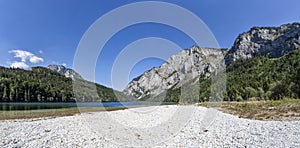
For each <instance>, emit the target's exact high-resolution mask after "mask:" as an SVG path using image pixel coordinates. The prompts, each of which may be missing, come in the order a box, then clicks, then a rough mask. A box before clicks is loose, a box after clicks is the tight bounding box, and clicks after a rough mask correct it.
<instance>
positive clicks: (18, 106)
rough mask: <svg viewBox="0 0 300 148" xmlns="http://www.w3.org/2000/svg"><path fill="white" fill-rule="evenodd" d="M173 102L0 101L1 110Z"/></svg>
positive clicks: (127, 105) (148, 104)
mask: <svg viewBox="0 0 300 148" xmlns="http://www.w3.org/2000/svg"><path fill="white" fill-rule="evenodd" d="M171 104H176V103H172V102H78V103H76V102H71V103H28V102H27V103H23V102H22V103H21V102H19V103H15V102H14V103H3V102H2V103H0V111H1V110H2V111H17V110H41V109H60V108H69V107H115V108H117V107H120V108H124V107H138V106H157V105H171Z"/></svg>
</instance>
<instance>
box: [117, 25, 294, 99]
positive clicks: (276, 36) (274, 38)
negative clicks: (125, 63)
mask: <svg viewBox="0 0 300 148" xmlns="http://www.w3.org/2000/svg"><path fill="white" fill-rule="evenodd" d="M299 36H300V23H289V24H284V25H281V26H279V27H252V28H251V29H250V30H249V31H247V32H244V33H241V34H240V35H238V37H237V38H236V40H235V42H234V44H233V46H232V47H231V48H230V49H229V50H228V51H225V50H224V49H216V50H219V51H218V52H219V53H222V56H223V57H224V59H223V60H224V61H225V64H226V65H227V66H228V65H229V64H231V63H232V62H235V61H238V60H243V59H250V58H253V57H258V56H267V57H269V58H278V57H282V56H284V55H286V54H287V53H289V52H291V51H293V50H296V49H298V48H299V47H300V37H299ZM194 49H207V51H205V50H199V51H200V52H209V51H210V48H200V47H197V46H193V47H191V48H190V49H188V50H183V51H181V52H179V53H178V54H176V55H173V56H172V57H174V56H175V57H176V56H177V55H180V54H181V53H182V52H185V51H192V50H194ZM195 55H197V54H195ZM219 55H220V54H219ZM190 57H192V58H193V55H192V56H191V55H189V54H185V55H184V56H181V57H180V56H179V57H178V59H179V61H189V58H190ZM182 59H183V60H182ZM194 59H195V58H194ZM195 60H197V61H198V62H200V63H201V62H202V63H205V61H203V58H199V57H197V58H196V59H195ZM167 63H168V61H167V62H166V63H164V64H162V66H163V65H168V64H167ZM173 63H176V61H175V62H174V61H173ZM179 63H180V62H179ZM193 64H194V63H190V68H191V69H197V68H196V67H195V65H193ZM208 64H210V63H209V62H208V63H206V65H208ZM178 65H179V66H181V67H180V68H177V70H179V71H176V72H175V71H173V72H174V73H172V75H180V76H181V75H182V73H181V72H180V70H183V71H186V69H185V68H184V66H182V65H184V64H183V63H180V64H178ZM178 65H176V64H174V65H168V66H170V67H163V68H165V69H167V70H168V69H172V67H178ZM162 66H160V67H159V68H153V69H150V70H148V71H147V72H145V73H144V74H142V75H140V76H138V77H137V78H135V79H133V80H132V81H131V82H130V83H129V84H128V85H127V87H126V88H125V89H124V90H123V92H124V93H125V94H126V95H129V96H133V97H135V98H138V99H140V98H142V97H145V96H148V95H158V94H159V93H161V92H163V91H166V90H168V89H170V88H173V87H175V88H176V87H177V88H178V87H180V86H179V85H177V84H174V83H173V81H174V80H172V79H170V81H164V80H163V78H160V79H159V77H157V74H156V73H157V71H164V69H162ZM175 69H176V68H175ZM188 70H189V69H187V71H188ZM197 70H200V69H197ZM213 71H214V70H209V71H208V73H207V72H205V68H202V69H201V70H200V72H199V73H197V74H198V76H201V73H203V72H204V74H205V73H206V74H208V75H210V73H211V72H213ZM195 77H196V76H193V77H191V78H190V79H193V78H195ZM207 77H209V76H207ZM175 78H179V79H180V80H181V79H183V78H185V76H181V77H179V76H178V77H175ZM153 81H154V82H155V83H156V84H151V83H153ZM178 82H179V81H178ZM168 83H171V85H167V84H168ZM181 84H183V83H181ZM153 86H156V87H153ZM157 90H158V91H157Z"/></svg>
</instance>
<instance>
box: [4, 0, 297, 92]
mask: <svg viewBox="0 0 300 148" xmlns="http://www.w3.org/2000/svg"><path fill="white" fill-rule="evenodd" d="M135 2H143V1H136V0H122V1H121V0H88V1H86V0H1V1H0V66H5V67H22V68H25V69H29V68H30V67H32V66H48V65H50V64H59V65H65V66H67V67H69V68H72V67H73V59H74V56H75V53H76V49H77V47H78V44H79V42H80V40H81V39H82V37H83V35H84V34H85V32H86V31H87V30H88V29H89V28H90V26H91V25H92V24H93V23H94V22H95V21H96V20H97V19H99V18H101V17H103V16H104V15H105V14H107V13H109V12H111V11H113V10H115V9H116V8H118V7H121V6H124V5H126V4H131V3H135ZM160 2H168V3H171V4H175V5H177V6H180V7H182V8H184V9H186V10H188V11H190V12H191V13H193V14H194V15H196V16H197V17H198V18H200V19H201V20H202V21H203V22H204V23H205V24H206V25H207V27H208V28H209V29H210V31H211V32H212V33H213V35H214V37H215V38H216V40H217V41H218V44H219V46H220V47H222V48H230V47H231V46H232V45H233V43H234V40H235V38H236V37H237V36H238V35H239V34H240V33H242V32H246V31H248V30H249V29H250V28H251V27H254V26H280V25H282V24H286V23H292V22H300V15H299V14H300V8H299V6H300V1H299V0H285V1H282V0H264V1H262V0H251V1H240V0H228V1H222V0H184V1H182V0H161V1H160ZM156 11H157V10H155V9H153V14H154V15H160V14H156V13H155V12H156ZM124 15H125V16H126V13H125V14H124ZM136 15H139V14H138V13H137V14H136ZM174 17H176V16H174ZM126 18H127V16H126V17H125V18H122V19H126ZM128 18H130V16H128ZM176 19H178V20H182V21H183V22H184V21H185V18H181V17H180V16H178V18H176ZM189 23H193V22H189ZM117 24H118V20H116V22H115V24H111V25H117ZM108 27H109V26H108ZM104 34H105V33H103V34H102V33H101V32H100V33H99V37H101V35H104ZM150 37H156V38H163V39H167V40H169V41H171V42H173V43H176V44H177V45H178V47H180V48H181V49H186V48H190V47H191V46H193V45H195V44H196V43H195V41H194V40H193V39H191V37H189V36H188V35H187V34H185V33H184V32H182V31H180V30H178V29H177V28H174V27H171V26H167V25H164V24H159V23H147V22H146V23H139V24H135V25H131V26H129V27H126V28H124V29H122V30H121V31H119V32H117V33H116V34H115V35H114V36H112V37H111V38H110V39H109V40H108V41H107V42H106V44H105V46H104V47H103V48H102V49H101V53H100V54H99V55H98V59H97V63H96V67H95V80H91V81H95V82H97V83H99V84H102V85H105V86H108V87H112V83H111V77H112V76H111V75H112V74H111V73H112V67H113V64H114V61H115V60H116V58H117V57H118V55H119V54H120V53H121V52H122V50H123V49H124V48H126V47H127V46H128V45H130V44H132V43H134V42H135V41H137V40H140V39H143V38H150ZM154 48H155V47H154ZM157 48H161V47H160V46H157ZM88 50H89V49H87V52H88ZM159 50H164V49H159ZM139 51H141V52H143V49H139ZM86 60H89V59H88V58H87V59H86ZM163 62H164V60H162V59H159V58H155V57H154V58H151V57H148V58H145V59H142V60H140V61H139V62H138V63H136V64H135V65H134V67H132V69H131V70H130V73H129V74H128V78H127V80H126V81H128V82H129V81H131V80H132V79H133V78H134V77H137V76H139V75H140V74H142V73H143V72H145V71H146V70H149V69H150V68H152V67H158V66H160V65H161V64H162V63H163ZM87 66H88V65H87ZM117 89H121V87H120V88H117Z"/></svg>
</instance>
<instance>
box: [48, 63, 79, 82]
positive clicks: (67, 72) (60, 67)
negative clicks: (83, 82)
mask: <svg viewBox="0 0 300 148" xmlns="http://www.w3.org/2000/svg"><path fill="white" fill-rule="evenodd" d="M48 68H49V69H51V70H53V71H56V72H58V73H60V74H62V75H64V76H66V77H67V78H72V79H82V77H81V76H80V74H78V73H77V72H76V71H74V70H73V69H70V68H66V67H65V66H63V65H49V66H48Z"/></svg>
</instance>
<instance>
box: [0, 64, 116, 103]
mask: <svg viewBox="0 0 300 148" xmlns="http://www.w3.org/2000/svg"><path fill="white" fill-rule="evenodd" d="M72 82H73V81H72V79H71V78H67V77H65V76H64V75H61V74H59V73H57V72H54V71H52V70H50V69H47V68H44V67H33V68H32V69H31V70H23V69H14V68H5V67H0V101H1V102H73V101H75V100H76V101H116V97H115V95H114V92H113V90H112V89H110V88H107V87H104V86H101V85H98V84H94V83H91V82H88V81H85V80H76V83H78V85H80V86H81V88H80V89H81V90H82V91H81V92H77V93H76V96H75V94H74V92H73V85H72ZM91 86H93V87H94V86H96V89H97V93H96V94H95V93H94V92H92V91H91V88H90V87H91Z"/></svg>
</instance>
